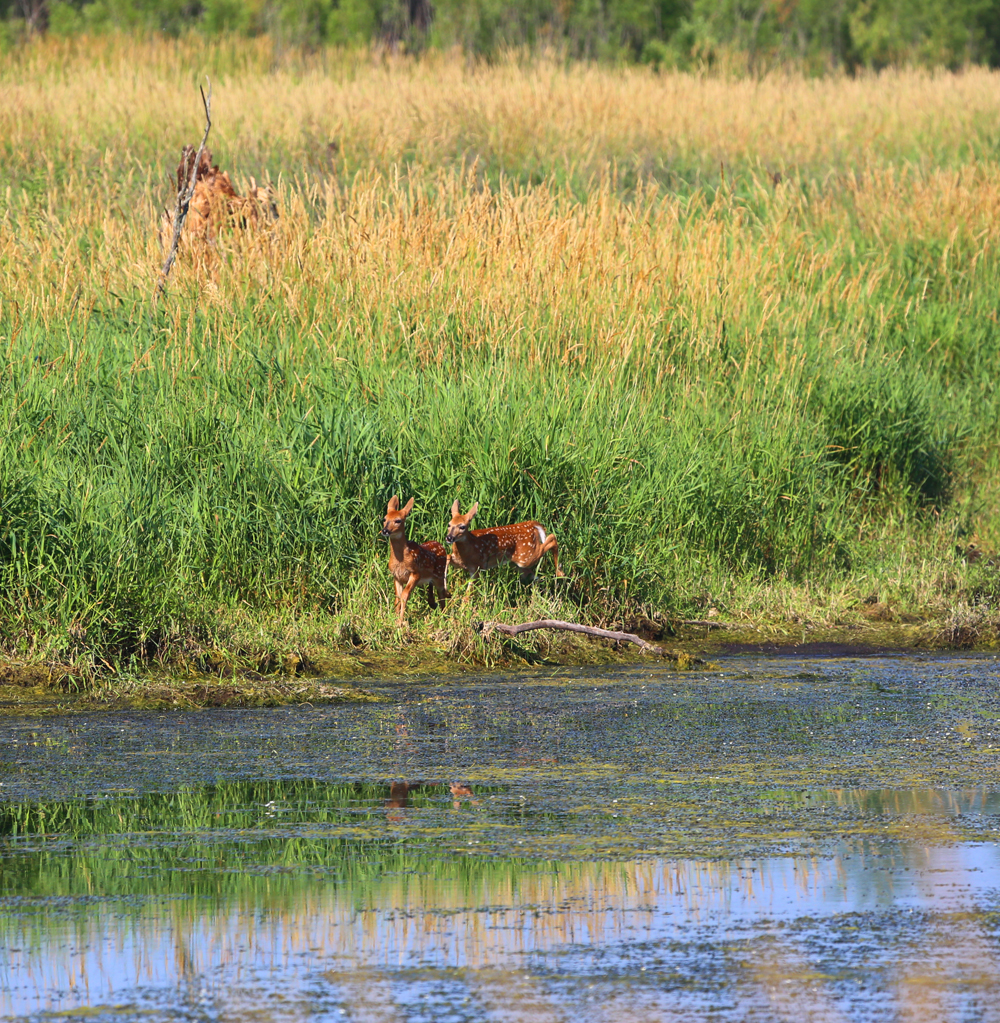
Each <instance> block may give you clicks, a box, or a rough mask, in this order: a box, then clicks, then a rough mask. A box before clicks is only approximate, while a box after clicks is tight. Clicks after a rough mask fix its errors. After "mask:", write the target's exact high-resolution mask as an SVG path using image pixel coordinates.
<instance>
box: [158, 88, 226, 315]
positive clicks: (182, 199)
mask: <svg viewBox="0 0 1000 1023" xmlns="http://www.w3.org/2000/svg"><path fill="white" fill-rule="evenodd" d="M198 91H199V92H200V93H201V105H202V106H203V107H204V108H205V134H204V135H202V137H201V145H200V146H199V147H198V152H197V154H196V155H195V158H194V163H193V164H192V165H191V173H190V174H189V175H188V180H187V183H186V184H185V185H183V186H179V187H178V189H177V205H176V206H175V207H174V234H173V238H172V239H171V242H170V252H169V253H168V254H167V258H166V260H165V261H164V263H163V269H162V270H161V271H160V280H159V282H158V283H157V285H156V297H157V298H159V297H160V296H161V295H162V294H163V293H164V291H166V288H167V275H168V274H169V273H170V270H171V268H172V267H173V265H174V260H175V259H176V258H177V247H178V246H179V245H180V243H181V232H182V231H183V230H184V221H185V220H187V215H188V210H189V209H190V208H191V199H192V197H193V196H194V186H195V183H196V181H197V179H198V168H199V167H200V166H201V156H202V153H204V152H205V143H206V142H208V133H209V132H210V131H211V130H212V83H211V81H209V83H208V95H207V96H206V95H205V90H204V89H203V88H202V87H201V86H200V85H199V86H198Z"/></svg>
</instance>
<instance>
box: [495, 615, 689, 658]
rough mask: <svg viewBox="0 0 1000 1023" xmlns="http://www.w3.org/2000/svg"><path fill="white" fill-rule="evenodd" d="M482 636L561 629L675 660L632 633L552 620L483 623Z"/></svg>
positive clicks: (666, 652) (667, 653)
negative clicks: (505, 623) (508, 623)
mask: <svg viewBox="0 0 1000 1023" xmlns="http://www.w3.org/2000/svg"><path fill="white" fill-rule="evenodd" d="M481 628H482V632H483V635H486V636H488V635H489V634H490V633H491V632H493V631H494V630H496V631H497V632H502V633H504V634H505V635H507V636H519V635H520V634H521V633H522V632H531V631H533V630H534V629H561V630H563V631H564V632H582V633H583V634H584V635H587V636H599V637H600V638H601V639H617V640H621V641H623V642H626V643H634V644H635V645H636V646H637V647H640V648H641V649H643V650H648V651H649V652H650V653H653V654H658V655H659V656H660V657H669V658H671V659H675V657H674V655H673V654H671V653H669V652H668V651H666V650H664V649H663V647H660V646H655V645H654V644H653V643H647V642H646V641H645V640H644V639H640V638H639V637H638V636H636V635H635V634H634V633H632V632H612V631H611V630H610V629H595V628H594V627H593V626H591V625H578V624H577V623H576V622H560V621H557V620H556V619H554V618H540V619H539V620H538V621H537V622H525V623H524V624H523V625H504V623H503V622H483V624H482V627H481Z"/></svg>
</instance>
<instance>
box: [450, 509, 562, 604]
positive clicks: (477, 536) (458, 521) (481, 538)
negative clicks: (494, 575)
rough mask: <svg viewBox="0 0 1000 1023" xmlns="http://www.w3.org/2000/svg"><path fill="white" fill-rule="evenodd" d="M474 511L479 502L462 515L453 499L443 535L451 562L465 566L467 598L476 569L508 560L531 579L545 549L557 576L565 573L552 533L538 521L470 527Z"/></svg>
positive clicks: (493, 565) (500, 563)
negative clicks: (547, 531) (549, 555)
mask: <svg viewBox="0 0 1000 1023" xmlns="http://www.w3.org/2000/svg"><path fill="white" fill-rule="evenodd" d="M477 511H479V502H478V501H477V502H476V503H475V504H474V505H473V506H472V507H471V508H470V509H469V510H468V511H467V512H466V513H465V514H464V515H463V514H462V513H461V509H460V506H459V503H458V501H457V500H456V501H455V503H454V504H453V505H452V506H451V522H450V523H449V524H448V532H447V534H446V536H445V542H446V543H447V544H448V545H449V546H450V547H451V555H450V557H449V561H450V563H451V564H453V565H456V566H457V567H458V568H463V569H465V571H466V572H467V573H468V574H469V585H468V587H467V588H466V592H465V599H466V600H468V598H469V594H470V592H471V590H472V580H473V578H474V577H475V575H476V573H477V572H481V571H482V570H483V569H484V568H496V567H497V565H503V564H505V563H506V562H508V561H509V562H511V563H512V564H514V565H516V566H517V567H518V568H519V569H520V570H521V579H522V580H523V581H524V582H531V581H532V579H534V578H535V574H536V573H537V571H538V563H539V561H541V560H542V556H543V555H544V554H545V553H546V551H552V561H553V562H554V563H555V567H556V575H557V576H562V575H564V573H563V572H562V571H560V569H559V544H558V543H557V542H556V538H555V535H554V534H553V533H546V532H545V529H544V527H543V526H542V524H541V523H540V522H535V521H534V520H530V521H528V522H516V523H514V525H512V526H492V527H491V528H489V529H470V528H469V527H470V525H471V523H472V520H473V518H475V515H476V512H477Z"/></svg>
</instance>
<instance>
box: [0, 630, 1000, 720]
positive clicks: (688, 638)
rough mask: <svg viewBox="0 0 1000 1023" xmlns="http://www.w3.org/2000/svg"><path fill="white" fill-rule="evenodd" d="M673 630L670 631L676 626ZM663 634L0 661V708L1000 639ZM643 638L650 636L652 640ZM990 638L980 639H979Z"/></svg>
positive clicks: (84, 707)
mask: <svg viewBox="0 0 1000 1023" xmlns="http://www.w3.org/2000/svg"><path fill="white" fill-rule="evenodd" d="M671 631H672V632H673V633H674V634H673V635H670V634H669V633H670V632H671ZM664 632H665V633H666V634H664V633H660V634H656V633H655V632H648V631H647V632H646V635H647V636H649V638H650V639H652V640H654V641H656V642H658V643H659V644H660V645H661V646H662V647H663V649H664V651H665V654H666V655H667V656H666V657H657V656H655V655H653V654H650V653H648V652H644V651H640V650H638V649H637V648H635V647H633V646H631V645H630V644H628V643H620V642H611V641H607V640H601V639H591V638H588V637H579V636H573V635H570V634H568V633H549V634H542V633H535V634H532V635H531V637H530V638H525V639H524V640H523V641H522V638H521V637H519V638H518V639H517V640H509V639H506V638H504V637H501V636H499V635H497V638H496V641H495V642H494V643H492V644H491V645H490V647H489V648H488V649H487V651H486V652H485V655H484V651H482V650H473V651H465V652H458V653H455V652H453V651H448V650H442V649H441V646H440V644H438V643H428V642H427V641H406V640H405V639H404V641H403V642H402V643H400V644H399V645H398V646H396V647H394V648H392V649H382V650H367V649H357V648H351V649H347V650H344V649H334V648H321V649H318V650H316V651H314V652H313V654H312V656H311V657H309V658H308V659H305V660H304V661H303V662H302V663H301V664H299V665H296V666H294V667H293V668H292V669H291V670H287V668H288V666H286V670H284V671H282V672H279V673H274V674H263V673H261V672H259V671H256V670H254V669H253V668H251V667H241V666H240V665H239V663H236V664H232V663H227V664H220V665H218V666H210V667H209V668H208V669H207V670H196V669H193V668H192V667H191V666H185V668H184V669H183V670H171V669H170V668H169V667H167V668H156V669H151V670H149V671H146V672H140V673H134V674H126V673H114V672H108V673H106V674H102V673H93V674H91V675H87V674H85V673H84V672H82V671H80V670H79V669H78V668H75V667H73V666H70V665H63V664H58V663H42V664H32V663H17V662H7V663H5V664H0V717H4V716H21V715H48V714H64V713H72V712H75V711H79V712H90V711H94V710H100V709H107V710H122V709H137V710H179V711H181V710H200V709H207V708H213V707H233V708H251V707H277V706H295V705H303V704H318V703H342V702H352V701H379V700H382V699H384V698H385V697H384V696H383V695H379V694H377V693H375V692H372V691H371V690H370V689H369V688H367V686H366V683H367V682H373V681H376V680H377V681H378V682H388V683H390V684H391V683H392V682H394V681H399V682H409V683H412V682H415V681H419V680H420V679H421V678H434V679H438V678H440V677H442V676H464V677H467V678H468V677H472V678H474V677H475V676H477V675H481V674H485V673H494V672H497V671H501V672H504V671H512V670H516V671H519V672H523V671H525V670H529V671H530V670H531V669H532V668H533V667H534V668H542V669H544V668H552V667H561V668H565V667H581V668H584V667H594V666H601V665H607V666H609V667H614V666H623V665H630V664H642V663H650V664H658V665H666V666H668V667H673V668H674V669H675V670H677V671H685V670H688V669H692V668H698V667H701V666H704V665H706V664H710V663H711V660H712V658H713V657H722V656H733V655H741V654H746V655H750V656H777V657H797V658H871V657H886V656H894V655H906V654H913V653H917V652H920V653H943V652H947V651H956V652H957V651H963V652H980V653H988V652H991V651H995V650H997V649H998V644H997V641H996V638H991V639H990V640H989V641H987V642H982V641H980V642H970V641H969V638H968V637H961V636H959V637H951V636H948V635H946V634H945V633H943V632H942V631H941V630H940V629H935V628H934V627H933V625H932V624H930V623H919V624H899V623H878V624H877V625H876V624H865V625H850V626H839V627H836V628H832V629H831V628H815V627H810V626H798V625H796V626H794V627H792V628H789V627H787V626H782V627H775V626H756V627H755V626H744V625H743V624H742V623H731V622H715V621H706V622H703V623H697V624H684V625H681V626H679V627H676V628H675V629H672V630H664ZM644 638H645V637H644ZM976 638H977V639H979V640H981V639H982V637H976Z"/></svg>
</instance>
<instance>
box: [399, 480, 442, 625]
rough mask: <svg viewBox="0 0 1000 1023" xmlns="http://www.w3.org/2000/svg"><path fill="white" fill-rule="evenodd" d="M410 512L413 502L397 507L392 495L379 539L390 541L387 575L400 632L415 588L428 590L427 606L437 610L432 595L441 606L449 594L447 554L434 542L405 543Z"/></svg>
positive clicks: (413, 541) (410, 541)
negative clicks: (393, 589)
mask: <svg viewBox="0 0 1000 1023" xmlns="http://www.w3.org/2000/svg"><path fill="white" fill-rule="evenodd" d="M411 511H413V498H412V497H411V498H410V499H409V501H407V502H406V505H405V506H404V507H402V508H400V507H399V498H398V497H397V496H396V495H395V494H393V495H392V498H391V499H390V500H389V507H388V508H387V509H386V513H385V519H384V520H383V522H382V536H383V537H385V538H386V539H387V540H388V541H389V571H390V572H391V573H392V581H393V582H394V583H395V584H396V603H395V611H396V614H397V615H398V621H397V623H396V624H397V627H399V628H402V625H403V618H404V616H405V614H406V602H407V601H408V600H409V599H410V594H411V593H412V592H413V587H414V586H426V587H427V603H428V604H430V606H431V608H432V609H433V608H435V607H437V601H436V600H435V599H434V596H435V591H436V592H437V594H438V595H439V596H440V597H441V602H442V604H443V603H444V600H445V598H446V597H450V596H451V594H450V593H449V592H448V590H447V589H446V585H445V583H446V581H445V575H446V574H447V571H448V554H447V552H446V551H445V549H444V547H442V546H441V544H439V543H438V542H437V540H428V541H427V543H417V542H416V541H415V540H407V539H406V516H407V515H409V514H410V512H411Z"/></svg>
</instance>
